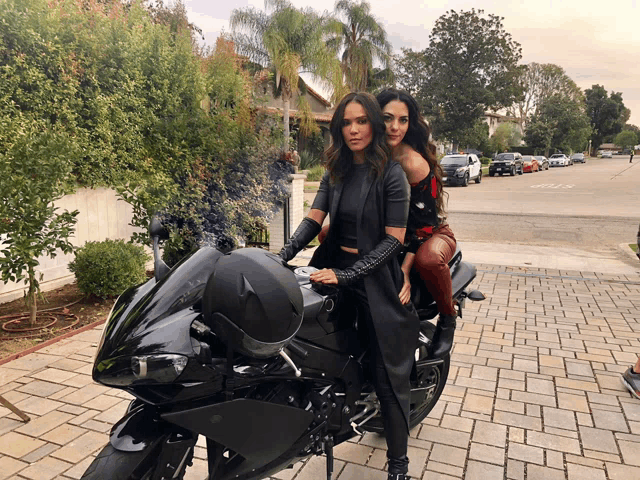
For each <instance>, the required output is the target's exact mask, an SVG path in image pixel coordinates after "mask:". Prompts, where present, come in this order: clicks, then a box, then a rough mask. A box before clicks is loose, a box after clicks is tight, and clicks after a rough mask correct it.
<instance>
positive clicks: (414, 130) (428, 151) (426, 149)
mask: <svg viewBox="0 0 640 480" xmlns="http://www.w3.org/2000/svg"><path fill="white" fill-rule="evenodd" d="M376 98H377V100H378V103H379V104H380V108H381V109H383V108H384V107H385V106H386V105H387V103H389V102H391V101H393V100H398V101H400V102H402V103H404V104H405V105H406V106H407V110H409V128H408V129H407V133H406V134H405V136H404V138H403V139H402V142H403V143H406V144H407V145H409V146H410V147H411V148H413V149H414V150H415V151H416V152H418V153H419V154H420V155H421V156H422V158H424V159H425V160H426V161H427V163H428V164H429V168H430V169H431V171H432V172H433V175H434V176H435V177H436V184H437V190H438V192H437V194H436V209H437V210H438V216H439V217H441V218H443V219H444V218H446V216H447V212H446V207H445V200H444V195H446V193H445V191H444V186H443V184H442V177H443V171H442V167H441V166H440V163H439V162H438V159H437V157H436V146H435V145H434V144H433V142H432V141H431V140H430V138H431V128H429V125H428V124H427V122H426V121H425V120H424V118H423V117H422V115H420V108H419V107H418V102H416V100H415V98H413V97H412V96H411V95H410V94H409V93H407V92H405V91H404V90H397V89H395V88H387V89H386V90H383V91H382V92H380V93H379V94H378V96H377V97H376Z"/></svg>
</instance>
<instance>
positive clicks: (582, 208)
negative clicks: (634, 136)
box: [446, 155, 640, 225]
mask: <svg viewBox="0 0 640 480" xmlns="http://www.w3.org/2000/svg"><path fill="white" fill-rule="evenodd" d="M639 164H640V161H638V162H634V163H633V164H629V157H628V156H626V155H625V156H615V157H614V158H612V159H599V158H591V159H588V161H587V163H586V164H576V165H573V166H570V167H556V168H551V169H549V170H546V171H544V172H537V173H525V174H524V175H516V176H515V177H511V176H502V177H493V178H492V177H488V176H486V177H484V178H483V179H482V183H480V184H475V183H471V184H470V185H469V186H468V187H466V188H465V187H447V188H446V191H447V192H448V193H449V208H448V210H449V212H477V211H482V212H492V213H518V214H525V215H531V214H539V213H546V214H552V215H562V216H576V215H580V216H582V215H587V216H607V217H631V218H638V219H640V211H639V210H640V209H639V207H640V185H639V184H640V165H639ZM636 225H637V222H636Z"/></svg>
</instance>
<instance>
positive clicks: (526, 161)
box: [522, 155, 540, 173]
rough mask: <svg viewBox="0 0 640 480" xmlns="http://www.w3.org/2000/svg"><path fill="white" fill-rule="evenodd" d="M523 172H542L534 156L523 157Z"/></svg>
mask: <svg viewBox="0 0 640 480" xmlns="http://www.w3.org/2000/svg"><path fill="white" fill-rule="evenodd" d="M522 162H523V163H522V171H523V172H529V173H533V172H537V171H539V170H540V165H539V164H538V160H537V159H536V157H534V156H533V155H523V156H522Z"/></svg>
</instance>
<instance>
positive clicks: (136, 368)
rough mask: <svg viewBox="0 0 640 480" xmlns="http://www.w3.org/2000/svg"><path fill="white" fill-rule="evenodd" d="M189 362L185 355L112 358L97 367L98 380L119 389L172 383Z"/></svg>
mask: <svg viewBox="0 0 640 480" xmlns="http://www.w3.org/2000/svg"><path fill="white" fill-rule="evenodd" d="M188 361H189V359H188V358H187V357H185V356H184V355H175V354H157V355H137V356H134V357H117V358H110V359H107V360H103V361H102V362H100V363H99V364H98V365H96V366H95V371H96V372H97V375H96V377H97V378H96V380H98V381H99V382H100V383H103V384H105V385H112V386H118V387H122V386H129V385H143V384H152V383H156V384H157V383H171V382H174V381H175V380H176V379H177V378H178V377H179V376H180V374H181V373H182V372H183V370H184V369H185V367H186V366H187V363H188Z"/></svg>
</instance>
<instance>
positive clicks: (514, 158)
mask: <svg viewBox="0 0 640 480" xmlns="http://www.w3.org/2000/svg"><path fill="white" fill-rule="evenodd" d="M523 168H524V164H523V162H522V155H520V153H518V152H510V153H499V154H498V155H496V158H495V159H493V161H492V162H491V163H490V164H489V176H490V177H493V176H494V175H495V174H496V173H498V174H500V175H502V174H503V173H508V174H510V175H511V176H514V175H515V174H516V173H517V174H518V175H522V173H523V171H524V170H523Z"/></svg>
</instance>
